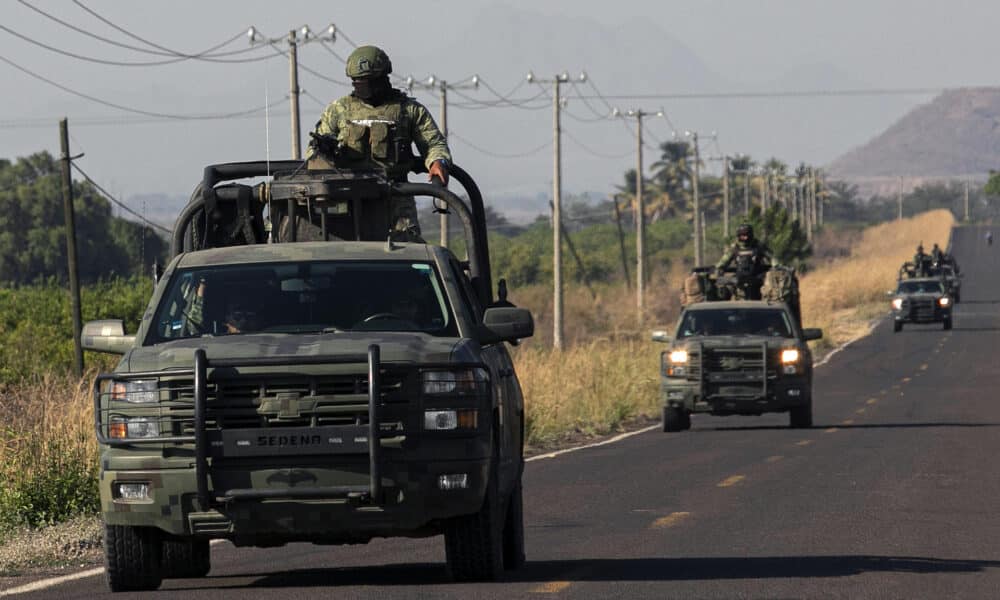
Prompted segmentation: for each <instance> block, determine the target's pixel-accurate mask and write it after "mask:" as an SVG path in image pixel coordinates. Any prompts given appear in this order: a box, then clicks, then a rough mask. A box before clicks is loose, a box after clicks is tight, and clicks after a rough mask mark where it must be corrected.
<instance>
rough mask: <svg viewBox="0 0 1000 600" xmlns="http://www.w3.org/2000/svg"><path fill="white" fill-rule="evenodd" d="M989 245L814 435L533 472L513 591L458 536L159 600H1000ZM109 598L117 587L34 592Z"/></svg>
mask: <svg viewBox="0 0 1000 600" xmlns="http://www.w3.org/2000/svg"><path fill="white" fill-rule="evenodd" d="M983 233H984V230H982V229H976V228H962V229H957V230H956V231H955V233H954V235H953V248H954V252H955V254H956V256H957V258H958V260H959V264H960V265H961V267H962V269H963V272H964V273H965V280H964V284H963V288H964V289H963V294H962V295H963V300H964V301H963V303H961V304H960V305H958V306H957V310H956V313H955V318H954V325H955V326H954V329H953V330H952V331H950V332H945V331H942V330H941V327H940V326H939V325H937V326H930V325H928V326H907V327H906V328H905V329H904V330H903V331H902V332H901V333H898V334H893V333H892V329H891V327H890V326H889V323H888V321H884V322H882V323H881V324H880V325H879V326H878V327H877V328H876V330H875V331H874V333H873V334H872V335H871V336H869V337H867V338H865V339H863V340H860V341H858V342H856V343H855V344H853V345H851V346H850V347H849V348H847V349H846V350H844V351H843V352H841V353H839V354H837V355H836V356H834V357H833V358H832V360H830V361H829V363H828V364H826V365H824V366H822V367H820V368H819V369H817V371H816V379H815V392H814V397H815V400H814V405H815V423H816V426H815V427H814V428H812V429H809V430H790V429H788V428H787V427H786V425H787V416H786V415H765V416H763V417H727V418H719V417H708V416H702V417H699V416H696V417H694V424H693V429H692V430H691V431H687V432H682V433H672V434H664V433H660V432H659V431H653V432H648V433H644V434H641V435H637V436H635V437H632V438H629V439H627V440H623V441H621V442H619V443H616V444H612V445H607V446H603V447H600V448H593V449H587V450H582V451H579V452H574V453H571V454H566V455H563V456H559V457H557V458H553V459H545V460H539V461H535V462H531V463H529V464H528V466H527V469H526V472H525V479H524V493H525V512H526V516H525V518H526V537H527V553H528V560H529V564H528V565H527V566H526V567H525V568H524V569H523V570H521V571H518V572H516V573H513V574H511V575H510V576H509V577H508V578H507V579H506V580H505V581H503V582H499V583H491V584H475V585H473V584H468V585H466V584H462V585H459V584H453V583H450V582H449V581H448V579H447V575H446V572H445V568H444V549H443V545H444V543H443V539H442V538H431V539H427V540H379V541H375V542H372V543H371V544H368V545H366V546H354V547H350V546H347V547H320V546H311V545H303V544H297V545H291V546H288V547H285V548H278V549H268V550H255V549H237V548H234V547H232V546H231V545H229V544H228V543H223V544H219V545H216V546H213V568H212V571H211V573H210V574H209V575H208V576H207V577H205V578H203V579H197V580H168V581H165V582H164V585H163V588H162V589H161V591H159V592H154V593H146V594H142V595H141V596H142V597H157V596H165V595H169V596H172V597H174V596H176V597H183V598H211V599H212V600H221V599H225V598H239V599H240V600H249V599H253V598H275V597H285V598H319V597H324V598H337V599H347V598H368V597H378V598H424V597H426V598H463V599H468V598H477V599H482V598H519V597H526V598H536V597H539V596H542V597H544V596H545V595H549V596H552V595H557V596H560V597H572V598H609V597H621V598H995V597H1000V548H998V544H997V540H1000V517H998V514H997V512H996V507H997V504H998V499H1000V477H998V476H997V474H998V468H997V463H998V461H1000V435H998V434H1000V402H998V398H997V390H998V389H1000V372H998V370H997V369H996V368H995V367H994V365H995V358H994V354H995V352H996V350H997V347H998V345H1000V281H998V279H997V278H996V277H995V276H994V274H995V273H996V272H997V270H998V267H1000V245H998V246H995V247H992V248H989V247H987V246H986V245H985V242H984V241H983V238H982V234H983ZM925 241H930V240H925ZM807 317H808V315H807ZM806 324H807V325H808V323H806ZM106 590H107V588H106V587H105V582H104V579H103V575H102V576H92V577H89V578H84V579H81V580H77V581H73V582H71V583H66V584H64V585H59V586H55V587H52V588H49V589H46V590H43V591H39V592H36V593H31V594H25V595H23V596H18V597H23V598H36V597H37V598H66V599H68V598H88V599H89V598H100V597H111V594H109V593H108V592H107V591H106ZM132 596H133V595H132V594H119V595H115V596H114V597H116V598H129V597H132ZM134 596H135V597H139V596H140V595H138V594H136V595H134Z"/></svg>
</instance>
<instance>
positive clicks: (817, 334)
mask: <svg viewBox="0 0 1000 600" xmlns="http://www.w3.org/2000/svg"><path fill="white" fill-rule="evenodd" d="M802 339H804V340H805V341H807V342H811V341H813V340H819V339H823V330H822V329H818V328H814V327H810V328H808V329H803V330H802Z"/></svg>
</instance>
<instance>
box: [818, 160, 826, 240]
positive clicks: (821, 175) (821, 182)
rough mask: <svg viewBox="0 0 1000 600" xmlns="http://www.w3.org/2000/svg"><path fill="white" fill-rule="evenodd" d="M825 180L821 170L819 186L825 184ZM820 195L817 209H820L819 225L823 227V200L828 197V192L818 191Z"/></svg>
mask: <svg viewBox="0 0 1000 600" xmlns="http://www.w3.org/2000/svg"><path fill="white" fill-rule="evenodd" d="M824 181H825V180H824V179H823V173H822V172H820V177H819V179H818V180H817V187H821V186H824V183H823V182H824ZM818 196H819V197H818V198H817V202H816V209H817V210H818V211H819V226H820V227H822V226H823V210H824V207H823V202H824V200H825V199H826V194H825V193H818Z"/></svg>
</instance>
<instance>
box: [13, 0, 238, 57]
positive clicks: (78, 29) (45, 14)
mask: <svg viewBox="0 0 1000 600" xmlns="http://www.w3.org/2000/svg"><path fill="white" fill-rule="evenodd" d="M18 2H20V3H21V4H22V5H24V6H26V7H28V8H30V9H31V10H33V11H35V12H36V13H38V14H40V15H42V16H43V17H45V18H47V19H50V20H52V21H55V22H56V23H59V24H60V25H62V26H63V27H67V28H69V29H72V30H73V31H76V32H77V33H80V34H83V35H85V36H87V37H90V38H93V39H96V40H100V41H102V42H104V43H106V44H111V45H112V46H117V47H119V48H126V49H128V50H135V51H136V52H142V53H144V54H153V55H157V56H181V57H184V58H185V59H190V58H197V59H203V60H210V59H211V58H213V57H218V56H231V55H234V54H243V53H246V52H253V51H255V50H256V48H246V49H242V50H233V51H230V52H220V53H217V54H213V53H214V51H215V50H218V49H220V48H223V47H225V46H228V45H229V44H231V43H233V42H234V41H236V40H237V39H239V38H240V37H242V36H243V32H240V33H238V34H236V35H235V36H233V37H231V38H229V39H228V40H225V41H223V42H220V43H218V44H216V45H214V46H212V47H211V48H208V49H206V50H202V51H201V52H198V53H196V54H185V53H183V52H177V51H175V50H171V49H170V48H165V47H163V46H159V45H157V44H154V43H153V42H150V41H148V40H145V39H143V38H140V37H139V36H137V35H135V34H133V33H131V32H129V31H128V30H126V29H123V28H121V27H119V26H117V25H115V24H114V23H112V22H111V21H108V20H107V19H105V18H104V17H102V16H101V15H99V14H97V13H96V12H94V11H93V10H91V9H90V8H87V7H86V6H84V5H83V4H82V3H81V2H76V0H74V2H75V3H76V4H77V5H78V6H79V7H80V8H82V9H83V10H85V11H87V12H88V13H90V14H91V15H93V16H94V17H96V18H98V19H100V20H101V21H102V22H104V23H106V24H107V25H109V26H111V27H113V28H114V29H116V30H118V31H120V32H122V33H124V34H125V35H128V36H129V37H132V38H134V39H137V40H139V41H141V42H143V43H144V44H148V45H150V46H153V47H154V48H159V49H160V50H161V51H157V50H150V49H148V48H142V47H140V46H133V45H131V44H125V43H122V42H119V41H117V40H112V39H110V38H106V37H103V36H100V35H97V34H96V33H93V32H91V31H88V30H86V29H83V28H82V27H77V26H76V25H73V24H72V23H69V22H67V21H64V20H62V19H60V18H59V17H56V16H55V15H53V14H51V13H48V12H45V11H44V10H42V9H40V8H38V7H37V6H33V5H32V4H30V3H28V2H27V0H18ZM216 62H237V61H221V60H220V61H216Z"/></svg>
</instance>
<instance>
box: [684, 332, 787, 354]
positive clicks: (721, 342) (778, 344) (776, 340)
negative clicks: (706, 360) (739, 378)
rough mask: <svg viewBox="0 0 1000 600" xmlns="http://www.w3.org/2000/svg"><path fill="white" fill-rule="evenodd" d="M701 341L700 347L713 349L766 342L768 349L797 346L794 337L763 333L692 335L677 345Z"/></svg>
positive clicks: (752, 345)
mask: <svg viewBox="0 0 1000 600" xmlns="http://www.w3.org/2000/svg"><path fill="white" fill-rule="evenodd" d="M698 342H701V346H702V348H707V349H709V350H714V349H716V348H760V345H761V344H763V343H767V347H768V349H772V350H777V349H781V348H794V347H797V346H799V345H800V344H799V342H798V340H796V339H795V338H780V337H771V336H763V335H750V336H747V335H732V336H724V335H717V336H711V337H693V338H688V339H686V340H684V341H680V342H678V343H677V346H678V347H684V346H690V345H693V344H696V343H698Z"/></svg>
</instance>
